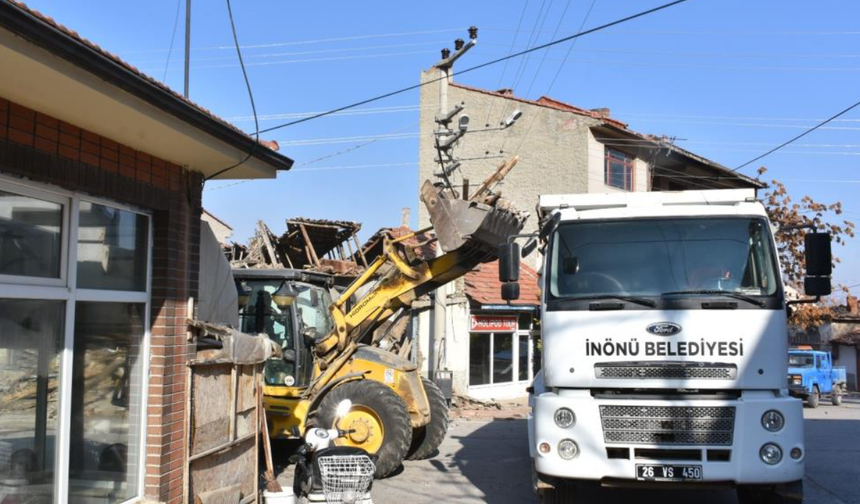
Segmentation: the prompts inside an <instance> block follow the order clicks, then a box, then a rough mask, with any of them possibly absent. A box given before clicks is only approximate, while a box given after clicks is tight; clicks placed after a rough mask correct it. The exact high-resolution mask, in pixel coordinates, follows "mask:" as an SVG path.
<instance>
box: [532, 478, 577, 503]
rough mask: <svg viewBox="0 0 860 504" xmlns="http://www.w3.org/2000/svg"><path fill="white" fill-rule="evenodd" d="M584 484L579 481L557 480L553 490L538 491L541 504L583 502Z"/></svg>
mask: <svg viewBox="0 0 860 504" xmlns="http://www.w3.org/2000/svg"><path fill="white" fill-rule="evenodd" d="M581 490H582V484H581V483H579V482H578V481H568V480H555V482H554V487H553V488H544V489H541V490H539V491H538V501H539V502H540V503H541V504H577V503H580V502H582V499H581V497H582V492H581Z"/></svg>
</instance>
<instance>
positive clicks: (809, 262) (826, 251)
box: [803, 233, 833, 296]
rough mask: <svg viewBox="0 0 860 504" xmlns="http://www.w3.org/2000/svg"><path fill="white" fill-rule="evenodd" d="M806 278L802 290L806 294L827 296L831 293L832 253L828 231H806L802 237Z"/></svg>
mask: <svg viewBox="0 0 860 504" xmlns="http://www.w3.org/2000/svg"><path fill="white" fill-rule="evenodd" d="M803 249H804V256H805V262H806V278H805V279H804V281H803V290H804V291H805V292H806V295H807V296H827V295H829V294H830V293H831V286H830V275H831V274H832V273H833V254H832V252H831V250H830V233H807V234H806V236H805V237H804V246H803Z"/></svg>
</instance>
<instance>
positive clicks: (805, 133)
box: [732, 101, 860, 171]
mask: <svg viewBox="0 0 860 504" xmlns="http://www.w3.org/2000/svg"><path fill="white" fill-rule="evenodd" d="M858 106H860V101H858V102H856V103H854V104H853V105H850V106H848V107H847V108H845V109H842V110H841V111H840V112H838V113H836V114H835V115H833V116H831V117H829V118H828V119H825V120H824V121H821V122H820V123H818V124H816V125H815V126H813V127H811V128H809V129H808V130H806V131H804V132H803V133H801V134H799V135H796V136H794V137H793V138H791V139H789V140H787V141H785V142H783V143H781V144H779V145H777V146H776V147H774V148H773V149H770V150H769V151H767V152H765V153H764V154H761V155H759V156H756V157H754V158H752V159H750V160H749V161H747V162H745V163H743V164H741V165H740V166H738V167H737V168H735V169H733V170H732V171H738V170H740V169H741V168H744V167H746V166H749V165H751V164H752V163H755V162H756V161H758V160H760V159H762V158H765V157H767V156H769V155H771V154H773V153H774V152H776V151H778V150H780V149H782V148H783V147H785V146H787V145H791V144H792V143H794V142H795V141H797V140H800V139H801V138H803V137H805V136H806V135H808V134H810V133H812V132H813V131H815V130H817V129H819V128H821V127H822V126H824V125H825V124H827V123H829V122H830V121H833V120H834V119H837V118H839V117H840V116H843V115H845V114H847V113H848V112H850V111H852V110H854V109H855V108H857V107H858Z"/></svg>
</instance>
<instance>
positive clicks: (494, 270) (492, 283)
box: [465, 261, 540, 306]
mask: <svg viewBox="0 0 860 504" xmlns="http://www.w3.org/2000/svg"><path fill="white" fill-rule="evenodd" d="M465 278H466V296H468V297H469V299H471V300H472V301H473V302H475V303H478V304H481V305H504V304H508V302H507V301H505V300H504V299H502V296H501V291H502V283H501V282H500V281H499V261H493V262H489V263H485V264H481V265H479V266H478V267H477V268H475V269H474V270H472V271H470V272H468V273H466V277H465ZM510 304H512V305H529V306H531V305H538V304H540V288H539V287H538V274H537V272H536V271H535V270H534V269H532V268H531V267H529V266H528V265H527V264H525V263H520V298H519V299H517V300H515V301H511V302H510Z"/></svg>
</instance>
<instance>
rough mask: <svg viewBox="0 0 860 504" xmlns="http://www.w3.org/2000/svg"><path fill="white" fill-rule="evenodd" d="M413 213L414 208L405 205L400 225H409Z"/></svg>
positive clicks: (401, 213)
mask: <svg viewBox="0 0 860 504" xmlns="http://www.w3.org/2000/svg"><path fill="white" fill-rule="evenodd" d="M411 215H412V210H410V209H409V207H403V210H401V211H400V227H405V228H408V227H409V220H410V217H411Z"/></svg>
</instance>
